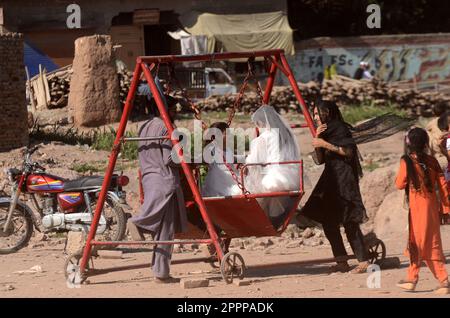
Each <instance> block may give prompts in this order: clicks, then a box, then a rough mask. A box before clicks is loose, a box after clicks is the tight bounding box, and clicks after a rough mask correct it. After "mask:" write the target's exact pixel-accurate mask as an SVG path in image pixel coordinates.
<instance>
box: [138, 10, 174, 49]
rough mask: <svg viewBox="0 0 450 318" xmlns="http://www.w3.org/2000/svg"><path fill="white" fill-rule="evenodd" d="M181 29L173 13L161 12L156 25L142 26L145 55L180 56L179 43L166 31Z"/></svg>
mask: <svg viewBox="0 0 450 318" xmlns="http://www.w3.org/2000/svg"><path fill="white" fill-rule="evenodd" d="M178 28H181V24H180V22H179V20H178V15H177V14H175V13H174V11H161V12H160V21H159V24H158V25H144V41H145V55H168V54H180V53H181V47H180V41H177V40H174V39H173V38H172V37H170V36H169V35H168V34H167V32H168V31H172V32H173V31H176V30H177V29H178Z"/></svg>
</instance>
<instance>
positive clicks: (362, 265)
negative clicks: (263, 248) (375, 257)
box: [351, 261, 370, 274]
mask: <svg viewBox="0 0 450 318" xmlns="http://www.w3.org/2000/svg"><path fill="white" fill-rule="evenodd" d="M369 265H370V263H369V262H368V261H365V262H359V264H358V266H356V267H355V268H354V269H352V271H351V273H352V274H364V273H367V268H368V267H369Z"/></svg>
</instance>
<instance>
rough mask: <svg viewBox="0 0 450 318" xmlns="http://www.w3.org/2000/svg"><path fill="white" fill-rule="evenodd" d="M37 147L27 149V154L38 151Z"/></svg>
mask: <svg viewBox="0 0 450 318" xmlns="http://www.w3.org/2000/svg"><path fill="white" fill-rule="evenodd" d="M38 149H39V147H38V146H34V147H32V148H29V149H27V154H29V155H31V154H33V153H34V152H35V151H36V150H38Z"/></svg>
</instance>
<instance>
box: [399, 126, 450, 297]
mask: <svg viewBox="0 0 450 318" xmlns="http://www.w3.org/2000/svg"><path fill="white" fill-rule="evenodd" d="M428 143H429V138H428V135H427V133H426V131H425V130H423V129H421V128H413V129H411V130H410V131H409V132H408V133H407V135H406V137H405V155H403V157H402V159H401V161H400V169H399V172H398V174H397V178H396V186H397V188H398V189H404V190H405V192H406V198H407V200H408V204H409V238H408V247H407V254H408V255H409V258H410V265H409V268H408V274H407V279H406V280H402V281H400V282H399V283H398V284H397V286H398V287H400V288H402V289H405V290H408V291H413V290H414V289H415V288H416V285H417V282H418V280H419V270H420V266H421V263H422V261H423V262H425V263H426V265H427V266H428V267H429V268H430V270H431V272H432V273H433V275H434V276H435V277H436V279H438V280H439V283H440V286H439V287H438V289H437V290H436V293H437V294H449V292H450V285H449V281H448V274H447V271H446V269H445V256H444V252H443V250H442V241H441V233H440V217H439V207H438V198H437V195H436V191H435V186H436V185H437V186H438V188H439V192H440V197H441V204H442V208H443V212H444V213H446V214H448V213H449V212H450V202H449V198H448V190H447V185H446V182H445V178H444V174H443V173H442V170H441V167H440V165H439V163H438V161H437V160H436V159H435V158H434V157H432V156H430V155H427V154H426V151H427V147H428Z"/></svg>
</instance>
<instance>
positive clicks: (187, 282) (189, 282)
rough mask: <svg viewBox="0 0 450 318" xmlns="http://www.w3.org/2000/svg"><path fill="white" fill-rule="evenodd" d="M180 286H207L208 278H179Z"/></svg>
mask: <svg viewBox="0 0 450 318" xmlns="http://www.w3.org/2000/svg"><path fill="white" fill-rule="evenodd" d="M180 286H181V287H182V288H184V289H191V288H200V287H208V286H209V280H208V279H184V278H183V279H181V280H180Z"/></svg>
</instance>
